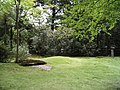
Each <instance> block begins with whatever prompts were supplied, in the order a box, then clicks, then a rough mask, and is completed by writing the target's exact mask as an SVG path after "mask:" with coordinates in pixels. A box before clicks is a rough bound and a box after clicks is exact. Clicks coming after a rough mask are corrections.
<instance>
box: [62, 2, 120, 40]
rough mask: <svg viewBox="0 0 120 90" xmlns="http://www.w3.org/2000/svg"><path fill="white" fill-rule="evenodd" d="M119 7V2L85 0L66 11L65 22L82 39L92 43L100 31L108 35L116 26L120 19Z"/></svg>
mask: <svg viewBox="0 0 120 90" xmlns="http://www.w3.org/2000/svg"><path fill="white" fill-rule="evenodd" d="M75 1H77V2H78V1H79V0H75ZM119 6H120V1H119V0H83V1H80V2H79V3H76V4H75V5H74V6H71V7H70V8H69V9H66V11H65V15H64V18H65V19H64V20H63V22H64V23H65V25H66V26H67V27H69V28H72V29H73V30H75V35H76V36H77V37H79V38H80V39H82V38H86V39H90V41H92V40H93V39H94V36H96V35H97V34H98V33H99V32H100V31H104V32H106V33H107V32H108V31H109V30H111V29H112V28H113V27H114V26H115V24H116V23H117V20H119V19H120V8H119Z"/></svg>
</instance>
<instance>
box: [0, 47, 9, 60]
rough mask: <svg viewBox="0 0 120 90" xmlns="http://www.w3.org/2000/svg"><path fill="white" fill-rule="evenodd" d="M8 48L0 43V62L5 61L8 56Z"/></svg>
mask: <svg viewBox="0 0 120 90" xmlns="http://www.w3.org/2000/svg"><path fill="white" fill-rule="evenodd" d="M9 54H10V52H9V49H8V48H6V47H5V46H4V45H0V62H7V59H6V58H7V57H8V56H9Z"/></svg>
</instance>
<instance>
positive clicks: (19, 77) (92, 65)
mask: <svg viewBox="0 0 120 90" xmlns="http://www.w3.org/2000/svg"><path fill="white" fill-rule="evenodd" d="M44 60H45V61H46V62H47V63H48V65H50V66H52V69H51V70H50V71H45V70H41V69H39V68H35V67H23V66H19V65H18V64H15V63H0V90H120V57H115V58H110V57H103V58H94V57H91V58H89V57H86V58H84V57H83V58H79V57H75V58H73V57H62V56H55V57H48V58H44Z"/></svg>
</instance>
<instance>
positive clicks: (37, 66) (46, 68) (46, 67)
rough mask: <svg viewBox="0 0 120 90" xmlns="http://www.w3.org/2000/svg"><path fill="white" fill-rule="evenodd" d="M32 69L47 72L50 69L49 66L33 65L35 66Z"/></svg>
mask: <svg viewBox="0 0 120 90" xmlns="http://www.w3.org/2000/svg"><path fill="white" fill-rule="evenodd" d="M32 67H36V68H40V69H42V70H47V71H49V70H51V69H52V67H51V66H47V65H35V66H32Z"/></svg>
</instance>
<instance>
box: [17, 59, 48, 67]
mask: <svg viewBox="0 0 120 90" xmlns="http://www.w3.org/2000/svg"><path fill="white" fill-rule="evenodd" d="M18 64H19V65H21V66H33V65H44V64H47V63H46V62H45V61H42V60H32V59H29V60H19V62H18Z"/></svg>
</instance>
